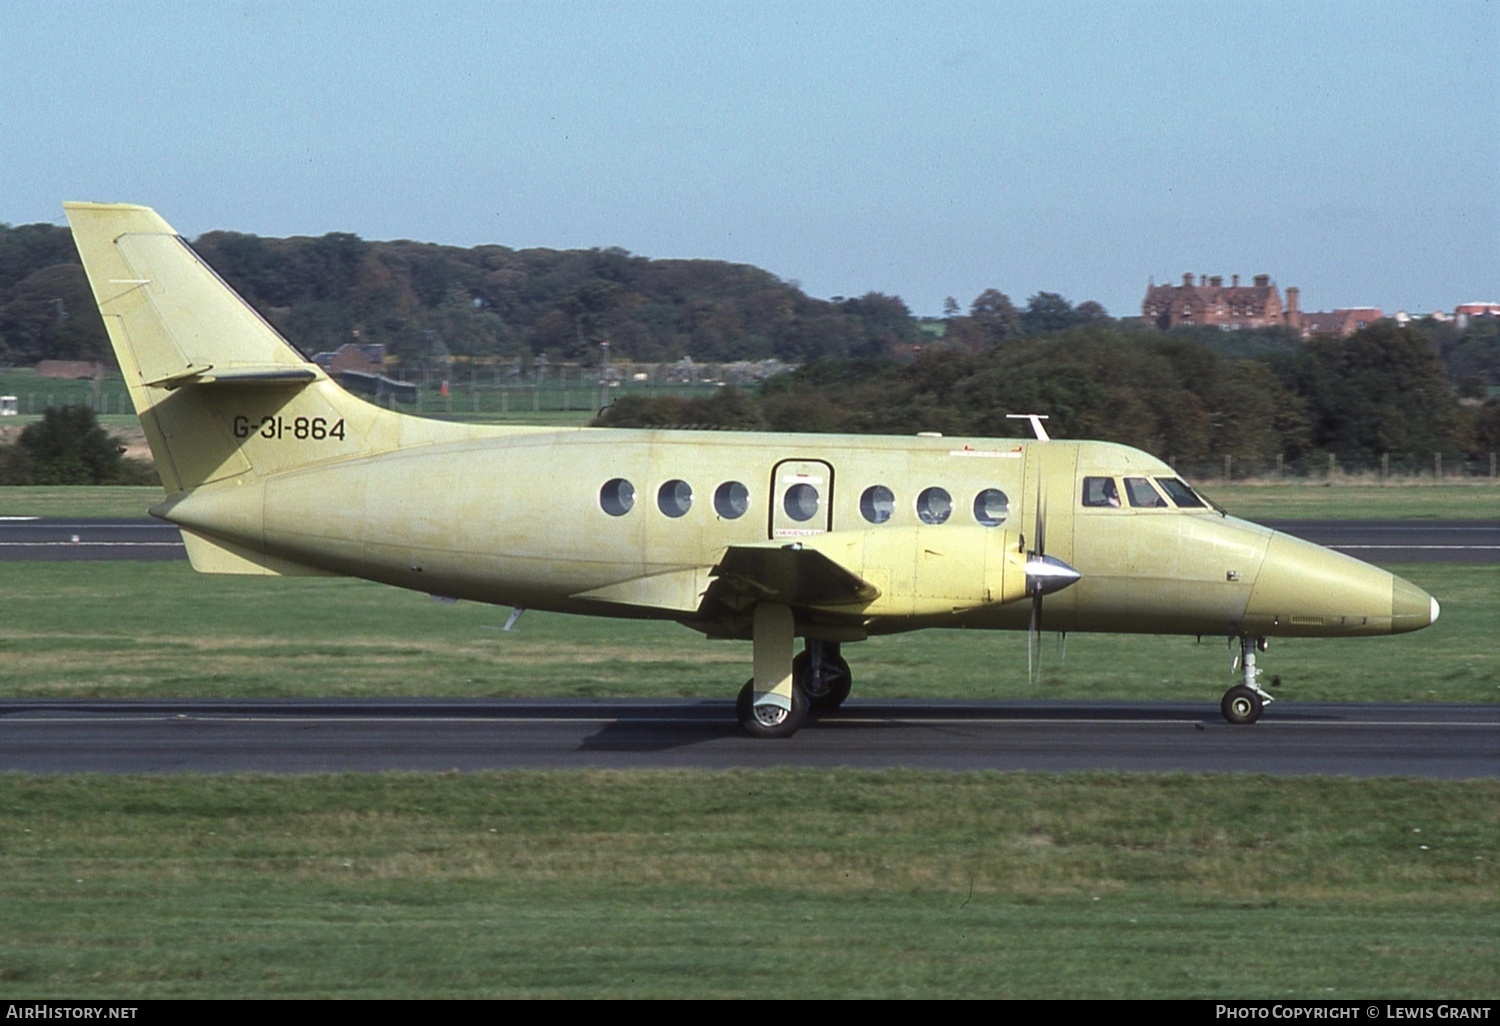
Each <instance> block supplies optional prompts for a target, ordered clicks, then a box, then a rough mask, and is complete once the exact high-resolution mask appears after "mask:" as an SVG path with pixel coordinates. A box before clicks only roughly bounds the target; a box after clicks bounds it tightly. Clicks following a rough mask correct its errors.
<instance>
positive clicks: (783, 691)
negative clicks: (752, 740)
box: [735, 603, 808, 738]
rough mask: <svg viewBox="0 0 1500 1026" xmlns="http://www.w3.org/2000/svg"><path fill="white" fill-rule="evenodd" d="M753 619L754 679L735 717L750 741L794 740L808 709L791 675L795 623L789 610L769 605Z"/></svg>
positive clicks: (760, 607) (742, 692) (747, 685)
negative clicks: (786, 738)
mask: <svg viewBox="0 0 1500 1026" xmlns="http://www.w3.org/2000/svg"><path fill="white" fill-rule="evenodd" d="M753 616H754V619H753V621H752V626H751V632H752V633H751V640H752V643H753V645H754V658H755V676H754V677H751V678H750V679H749V680H748V681H746V682H745V686H744V687H743V688H741V689H740V694H739V699H738V700H737V701H736V702H735V713H736V714H737V715H738V716H739V720H740V726H741V727H744V728H745V733H747V734H749V735H750V736H751V737H758V738H783V737H791V736H792V735H793V734H795V733H797V730H798V728H800V727H801V726H802V724H803V722H804V721H806V719H807V706H808V703H807V694H806V692H804V691H803V690H802V688H801V687H799V686H798V684H797V681H796V680H795V679H794V677H793V674H792V641H793V638H794V636H795V633H796V622H795V620H794V619H793V617H792V611H791V610H790V609H788V608H787V607H786V606H778V605H773V604H770V603H762V604H760V605H758V606H756V607H755V612H754V614H753Z"/></svg>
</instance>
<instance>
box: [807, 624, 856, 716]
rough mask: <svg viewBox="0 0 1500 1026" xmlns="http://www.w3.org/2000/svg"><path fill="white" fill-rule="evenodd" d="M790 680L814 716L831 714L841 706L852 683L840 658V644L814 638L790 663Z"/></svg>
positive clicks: (846, 664) (850, 675) (847, 665)
mask: <svg viewBox="0 0 1500 1026" xmlns="http://www.w3.org/2000/svg"><path fill="white" fill-rule="evenodd" d="M792 680H794V681H795V682H796V683H797V685H798V686H799V687H800V688H801V689H802V691H803V693H804V694H806V695H807V702H808V706H809V707H810V708H811V709H812V711H813V712H815V713H820V712H832V711H833V710H834V709H837V708H838V707H839V706H841V705H843V704H844V699H846V698H848V697H849V688H850V687H851V686H852V685H853V683H854V677H853V675H852V674H851V673H850V672H849V664H848V663H847V662H845V661H844V657H843V656H841V655H839V643H838V642H836V641H819V640H817V639H816V638H808V639H807V647H806V648H805V649H803V650H802V654H801V655H799V656H798V657H797V658H796V659H793V660H792Z"/></svg>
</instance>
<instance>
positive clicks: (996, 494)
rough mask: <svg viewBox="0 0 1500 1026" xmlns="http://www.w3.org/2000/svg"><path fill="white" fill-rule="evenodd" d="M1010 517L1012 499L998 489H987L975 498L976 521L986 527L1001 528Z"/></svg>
mask: <svg viewBox="0 0 1500 1026" xmlns="http://www.w3.org/2000/svg"><path fill="white" fill-rule="evenodd" d="M1009 515H1010V499H1009V498H1008V497H1007V496H1006V494H1005V493H1004V492H1002V491H1001V490H1000V489H998V488H986V489H985V490H984V491H982V492H980V493H979V494H978V495H976V496H974V519H975V520H977V521H979V522H980V523H981V524H983V525H984V526H985V527H999V526H1000V525H1001V524H1003V523H1005V518H1006V517H1008V516H1009Z"/></svg>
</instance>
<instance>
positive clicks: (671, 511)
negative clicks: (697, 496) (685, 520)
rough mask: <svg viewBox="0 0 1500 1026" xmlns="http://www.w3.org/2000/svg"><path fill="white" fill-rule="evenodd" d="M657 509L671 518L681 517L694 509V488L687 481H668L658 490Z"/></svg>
mask: <svg viewBox="0 0 1500 1026" xmlns="http://www.w3.org/2000/svg"><path fill="white" fill-rule="evenodd" d="M656 508H657V509H659V510H661V511H662V512H663V513H665V514H666V515H667V516H669V517H680V516H682V515H683V514H684V513H686V512H687V511H688V510H690V509H692V508H693V486H692V485H690V484H688V483H687V482H686V481H668V482H667V483H666V484H664V485H662V486H661V487H660V488H658V489H657V490H656Z"/></svg>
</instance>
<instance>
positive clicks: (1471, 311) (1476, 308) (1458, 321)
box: [1453, 303, 1500, 331]
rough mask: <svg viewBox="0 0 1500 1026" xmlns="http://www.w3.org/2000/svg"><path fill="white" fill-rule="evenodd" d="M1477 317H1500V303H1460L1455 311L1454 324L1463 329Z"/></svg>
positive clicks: (1460, 329)
mask: <svg viewBox="0 0 1500 1026" xmlns="http://www.w3.org/2000/svg"><path fill="white" fill-rule="evenodd" d="M1476 317H1500V303H1460V304H1458V308H1457V309H1455V310H1454V311H1453V325H1454V327H1456V328H1458V330H1459V331H1463V330H1464V329H1465V328H1467V327H1468V326H1469V322H1470V321H1472V320H1473V319H1474V318H1476Z"/></svg>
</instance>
